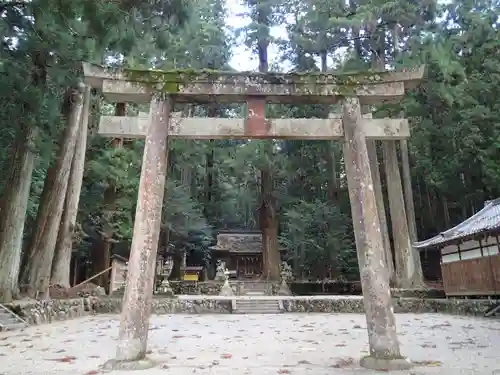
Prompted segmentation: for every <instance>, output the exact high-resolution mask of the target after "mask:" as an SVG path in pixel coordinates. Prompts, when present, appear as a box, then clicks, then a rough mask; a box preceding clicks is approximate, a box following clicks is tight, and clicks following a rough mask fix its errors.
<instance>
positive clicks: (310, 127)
mask: <svg viewBox="0 0 500 375" xmlns="http://www.w3.org/2000/svg"><path fill="white" fill-rule="evenodd" d="M251 121H253V122H255V123H256V125H259V124H263V125H264V126H263V127H262V126H259V127H257V128H256V127H255V126H249V125H255V124H252V123H251ZM149 123H150V120H149V116H148V115H145V116H144V115H143V116H137V117H125V116H124V117H120V116H102V117H101V119H100V121H99V134H100V135H101V136H103V137H121V138H144V137H145V136H146V132H147V128H148V125H149ZM249 123H250V124H249ZM360 126H361V128H362V129H363V132H364V133H365V136H366V138H369V139H380V140H396V139H407V138H409V137H410V129H409V126H408V120H406V119H390V118H383V119H371V118H368V117H367V118H363V120H362V121H361V125H360ZM169 137H171V138H181V139H238V138H241V139H265V138H272V139H309V140H340V139H342V138H343V137H344V130H343V128H342V119H340V118H330V119H304V118H297V119H296V118H288V119H262V118H249V119H230V118H214V117H181V115H180V113H173V114H172V118H171V121H170V129H169Z"/></svg>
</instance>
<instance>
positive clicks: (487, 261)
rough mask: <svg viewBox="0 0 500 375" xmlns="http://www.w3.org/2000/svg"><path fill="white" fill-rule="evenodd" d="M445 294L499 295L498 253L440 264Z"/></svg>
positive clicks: (499, 270)
mask: <svg viewBox="0 0 500 375" xmlns="http://www.w3.org/2000/svg"><path fill="white" fill-rule="evenodd" d="M441 269H442V274H443V284H444V290H445V292H446V295H447V296H486V295H488V296H492V295H500V255H499V254H497V255H490V256H483V257H479V258H474V259H464V260H459V261H454V262H449V263H442V264H441Z"/></svg>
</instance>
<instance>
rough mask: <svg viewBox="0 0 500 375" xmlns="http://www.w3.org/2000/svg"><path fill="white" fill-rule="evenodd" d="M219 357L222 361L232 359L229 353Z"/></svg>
mask: <svg viewBox="0 0 500 375" xmlns="http://www.w3.org/2000/svg"><path fill="white" fill-rule="evenodd" d="M220 357H221V358H222V359H229V358H232V357H233V355H232V354H229V353H224V354H221V355H220Z"/></svg>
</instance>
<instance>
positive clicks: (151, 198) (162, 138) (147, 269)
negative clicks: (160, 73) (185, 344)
mask: <svg viewBox="0 0 500 375" xmlns="http://www.w3.org/2000/svg"><path fill="white" fill-rule="evenodd" d="M170 110H171V103H170V98H167V99H166V100H163V101H161V102H158V101H156V100H154V101H153V102H152V103H151V111H152V119H151V123H150V125H149V128H148V131H147V136H146V142H145V147H144V155H143V158H142V169H141V178H140V182H139V192H138V202H137V208H136V212H135V220H134V232H133V237H132V245H131V249H130V260H129V266H128V276H127V283H126V287H125V295H124V297H123V307H122V313H121V316H120V330H119V335H118V347H117V351H116V357H115V360H116V361H117V362H125V361H127V362H128V361H135V360H141V359H143V358H145V356H146V350H147V340H148V329H149V317H150V314H151V301H152V298H153V284H154V273H155V266H156V253H157V250H158V239H159V236H160V227H161V219H162V206H163V196H164V193H165V180H166V169H167V136H168V125H169V124H168V123H169V118H170Z"/></svg>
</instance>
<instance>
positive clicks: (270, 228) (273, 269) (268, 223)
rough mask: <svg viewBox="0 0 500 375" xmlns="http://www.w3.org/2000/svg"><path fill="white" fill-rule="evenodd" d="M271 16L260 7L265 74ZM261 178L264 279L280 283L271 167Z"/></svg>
mask: <svg viewBox="0 0 500 375" xmlns="http://www.w3.org/2000/svg"><path fill="white" fill-rule="evenodd" d="M270 13H271V9H270V8H269V7H268V6H265V7H259V8H258V12H257V22H258V23H259V24H260V25H263V26H265V28H266V30H265V31H264V32H262V34H261V35H260V36H259V40H258V41H257V51H258V55H259V72H263V73H265V72H267V71H268V70H269V63H268V57H267V55H268V51H267V49H268V47H269V15H270ZM263 115H264V114H263ZM263 120H264V119H263ZM264 153H265V155H266V159H267V160H272V155H273V143H272V141H266V142H265V146H264ZM260 178H261V204H260V208H259V217H260V220H259V221H260V228H261V230H262V266H263V272H262V277H263V278H264V279H267V280H279V279H280V268H279V266H280V252H279V247H278V217H277V213H276V198H275V197H274V195H273V190H274V186H273V185H274V181H273V175H272V170H271V167H270V166H265V167H264V168H262V169H261V171H260Z"/></svg>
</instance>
